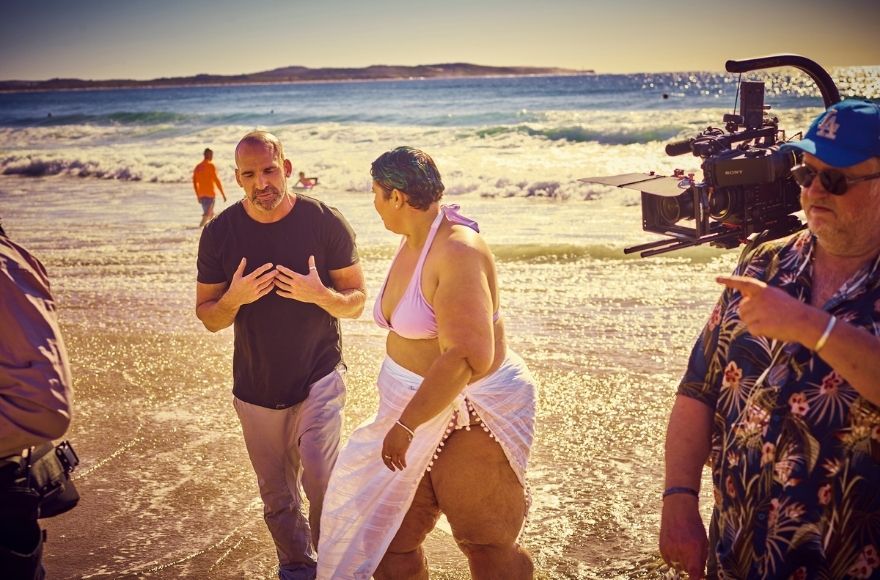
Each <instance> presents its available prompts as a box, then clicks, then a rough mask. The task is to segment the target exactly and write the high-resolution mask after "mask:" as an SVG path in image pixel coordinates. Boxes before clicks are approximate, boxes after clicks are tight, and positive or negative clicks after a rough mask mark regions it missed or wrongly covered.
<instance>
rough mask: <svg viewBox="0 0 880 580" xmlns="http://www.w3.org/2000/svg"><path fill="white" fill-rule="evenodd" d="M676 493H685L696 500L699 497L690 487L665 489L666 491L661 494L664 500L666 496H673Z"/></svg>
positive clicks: (698, 493)
mask: <svg viewBox="0 0 880 580" xmlns="http://www.w3.org/2000/svg"><path fill="white" fill-rule="evenodd" d="M677 493H686V494H688V495H692V496H694V497H696V498H699V497H700V492H698V491H697V490H695V489H694V488H692V487H667V488H666V490H665V491H664V492H663V497H664V498H665V497H666V496H667V495H675V494H677Z"/></svg>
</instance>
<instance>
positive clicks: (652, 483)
mask: <svg viewBox="0 0 880 580" xmlns="http://www.w3.org/2000/svg"><path fill="white" fill-rule="evenodd" d="M832 75H833V77H834V78H835V80H836V81H837V83H838V86H839V87H840V88H841V92H842V93H844V94H849V95H859V96H867V97H872V98H877V97H878V96H880V95H878V92H877V91H878V79H880V67H874V68H864V67H862V68H846V69H837V70H834V71H832ZM761 78H763V79H765V80H766V82H767V83H768V88H767V99H766V100H767V102H768V104H770V105H771V106H772V109H771V112H772V113H773V114H775V115H777V116H778V117H779V118H780V125H781V126H782V127H783V128H784V129H785V130H786V133H787V135H789V136H790V135H793V134H795V133H797V132H798V131H802V130H804V129H805V128H806V127H807V125H808V124H809V121H810V119H811V118H812V117H814V116H815V115H816V114H817V113H818V112H819V111H820V110H821V108H822V102H821V99H820V97H819V92H818V89H816V88H815V86H814V85H813V84H812V81H810V80H809V79H808V78H807V77H806V76H805V75H802V74H801V73H799V72H797V71H788V70H787V69H786V70H783V71H781V72H778V73H772V74H764V75H761ZM736 83H737V77H736V76H735V75H720V74H713V73H680V74H664V75H659V74H654V75H592V76H584V77H528V78H503V79H463V80H419V79H413V80H408V81H394V82H391V81H381V82H362V83H326V84H295V85H260V86H244V87H203V88H177V89H143V90H108V91H66V92H44V93H16V94H0V216H2V218H3V223H4V227H5V228H6V230H7V232H8V233H9V234H10V235H11V236H12V237H13V238H14V239H16V240H18V241H20V242H21V243H23V244H25V245H26V246H28V247H29V248H30V249H31V250H32V251H33V252H34V253H35V254H36V255H37V256H38V257H40V258H41V259H42V260H43V261H44V263H45V264H46V266H47V268H48V270H49V274H50V277H51V279H52V281H53V288H54V291H55V293H56V295H57V298H58V301H59V315H60V318H61V322H62V327H63V329H64V332H65V336H66V339H67V341H68V349H69V351H70V356H71V361H72V364H73V367H74V376H75V389H76V398H75V404H76V408H75V415H74V421H73V425H72V427H71V430H70V432H69V433H68V436H69V438H70V439H71V440H72V441H73V442H74V445H75V446H76V448H77V451H78V452H79V454H80V456H81V459H82V465H81V466H80V468H79V470H78V471H77V473H76V482H77V485H78V487H79V488H80V491H81V493H82V502H81V505H80V506H79V507H77V509H76V510H74V511H72V512H70V513H68V514H65V515H63V516H61V517H58V518H54V519H52V520H47V521H46V522H45V523H46V524H47V527H48V528H49V542H48V544H47V546H46V564H47V568H48V570H49V573H50V575H51V577H55V578H104V577H113V578H116V577H128V576H145V577H156V578H177V577H193V578H199V577H221V578H225V577H230V578H232V577H236V578H237V577H248V578H251V577H253V578H271V577H273V575H274V573H275V568H274V566H275V557H274V549H273V547H272V543H271V538H270V537H269V535H268V533H267V531H266V530H265V526H264V524H263V522H262V518H261V504H260V502H259V498H258V494H257V489H256V482H255V481H254V477H253V474H252V472H251V469H250V466H249V463H248V460H247V456H246V452H245V450H244V446H243V443H242V441H241V435H240V430H239V427H238V422H237V419H236V417H235V414H234V412H233V410H232V407H231V394H230V377H231V348H232V333H231V330H226V331H223V332H220V333H217V334H211V333H208V332H207V331H206V330H204V328H203V327H202V326H201V324H200V323H199V322H198V321H197V320H196V318H195V315H194V289H195V282H194V281H195V255H196V250H197V244H198V236H199V229H198V227H197V224H198V220H199V217H200V208H199V206H198V205H197V203H196V201H195V199H194V195H193V193H192V187H191V185H190V175H191V171H192V168H193V166H194V165H195V164H196V163H197V162H198V161H199V160H200V159H201V151H202V149H203V148H204V147H206V146H208V147H211V148H213V149H214V151H215V163H216V164H217V166H218V171H219V174H220V177H221V179H222V180H223V182H224V185H225V188H226V192H227V195H228V196H229V197H230V200H235V199H238V198H239V197H240V195H241V192H240V190H239V189H238V188H237V186H236V185H235V182H234V178H233V156H232V153H233V147H234V145H235V143H236V142H237V140H238V139H239V138H240V137H241V136H242V135H243V134H244V133H245V132H246V131H248V130H251V129H253V128H255V127H261V128H267V129H270V130H272V131H273V132H275V133H277V134H278V135H279V137H281V139H282V141H283V142H284V144H285V147H286V152H287V155H288V156H289V157H290V158H291V159H292V161H293V163H294V166H295V170H296V171H299V170H302V171H305V172H306V173H307V174H308V175H310V176H311V175H317V176H319V177H320V185H319V186H318V187H317V188H315V189H314V190H312V191H311V192H310V195H314V196H315V197H317V198H319V199H322V200H324V201H326V202H328V203H330V204H331V205H335V206H337V207H338V208H340V209H341V210H342V211H343V213H344V214H345V215H346V216H347V217H348V219H349V221H350V222H351V224H352V226H353V227H354V229H355V230H356V231H357V234H358V245H359V249H360V252H361V256H362V259H363V265H364V269H365V272H366V276H367V286H368V292H369V294H370V298H368V304H367V308H368V309H369V308H370V307H371V306H372V301H373V298H374V297H375V295H376V293H377V291H378V288H379V286H380V284H381V282H382V278H383V276H384V273H385V271H386V269H387V267H388V264H389V261H390V259H391V257H392V254H393V251H394V248H395V247H396V244H397V239H396V238H395V237H394V236H393V235H392V234H390V233H389V232H387V231H386V230H384V228H383V227H382V224H381V221H380V220H379V219H378V217H377V216H376V215H375V214H374V210H373V208H372V195H371V194H370V177H369V166H370V162H371V161H372V160H373V159H374V158H375V157H377V156H378V155H379V154H381V153H382V152H384V151H386V150H388V149H390V148H392V147H395V146H397V145H402V144H408V145H413V146H417V147H421V148H423V149H425V150H426V151H428V152H429V153H430V154H431V155H432V156H433V157H434V159H435V160H436V161H437V164H438V166H439V168H440V170H441V172H442V174H443V176H444V182H445V184H446V186H447V192H446V196H445V197H446V201H447V202H454V203H459V204H461V205H462V208H463V211H464V213H465V214H466V215H470V216H472V217H474V218H475V219H477V220H478V221H479V222H480V224H481V229H482V232H483V235H484V236H485V237H486V239H487V241H488V242H489V244H490V245H491V247H492V249H493V251H494V253H495V255H496V259H497V263H498V270H499V275H500V279H501V288H502V313H503V316H504V318H505V324H506V326H507V332H508V336H509V337H510V343H511V346H512V347H513V348H514V349H516V350H517V351H518V352H519V353H520V354H521V355H522V356H523V357H524V358H525V359H526V361H527V362H528V363H529V365H530V367H531V368H532V370H533V372H534V374H535V376H536V378H537V380H538V382H539V388H540V397H541V400H540V405H539V412H538V424H537V427H538V432H537V441H536V444H535V446H534V448H533V452H532V458H531V468H530V473H529V480H530V485H531V487H532V493H533V496H534V504H533V507H532V511H531V514H530V517H529V521H528V524H527V526H526V529H525V531H524V534H523V543H524V544H525V545H526V547H528V549H529V550H530V551H531V552H532V554H533V556H534V558H535V561H536V566H537V570H538V576H539V577H542V578H653V577H657V576H658V575H660V574H662V565H661V564H662V562H661V561H660V559H659V555H658V553H657V549H656V544H657V531H658V526H659V509H660V501H659V493H660V491H661V489H662V483H663V482H662V477H663V457H662V452H663V438H664V433H665V424H666V418H667V415H668V412H669V409H670V408H671V405H672V401H673V398H674V393H675V388H676V385H677V382H678V379H679V377H680V375H681V373H682V371H683V369H684V366H685V363H686V360H687V357H688V354H689V350H690V346H691V344H692V341H693V340H694V338H695V337H696V335H697V333H698V332H699V330H700V328H701V326H702V324H703V323H704V321H705V319H706V317H707V316H708V313H709V311H710V309H711V306H712V304H713V303H714V301H715V299H716V298H717V296H718V293H719V288H718V287H717V284H715V282H714V277H715V276H716V275H717V274H722V273H727V272H729V271H730V269H731V268H732V267H733V264H734V263H735V259H736V254H737V252H736V251H724V250H720V249H715V248H708V247H700V248H695V249H691V250H687V251H682V252H676V253H671V254H666V255H663V256H658V257H654V258H649V259H640V258H637V257H634V256H632V255H625V254H624V253H623V249H624V248H625V247H627V246H630V245H633V244H638V243H643V242H647V241H651V240H653V239H656V236H654V235H651V234H647V233H645V232H643V231H642V230H641V214H640V208H639V199H640V198H639V193H638V192H637V191H630V190H622V189H613V188H608V187H602V186H597V185H591V184H587V183H583V182H580V181H578V179H579V178H582V177H586V176H594V175H610V174H617V173H628V172H633V171H649V170H655V171H657V172H659V173H665V174H668V173H671V171H672V170H673V169H675V168H683V169H686V170H697V169H698V167H699V160H698V159H697V158H694V157H690V156H683V157H676V158H670V157H667V156H666V155H665V153H664V152H663V145H664V143H665V142H667V141H669V140H673V139H677V138H682V137H687V136H691V135H693V134H695V133H696V132H698V131H700V130H702V129H704V128H705V127H707V126H709V125H715V126H718V125H720V124H721V116H722V115H723V114H724V113H725V112H729V111H730V110H731V109H732V108H733V99H734V94H735V90H736ZM664 94H666V95H667V98H663V95H664ZM224 207H225V205H224V204H223V202H222V201H220V200H219V199H218V208H217V209H218V210H222V209H223V208H224ZM343 332H344V348H345V357H346V360H347V362H348V364H349V367H350V373H349V398H348V403H347V419H346V424H345V430H346V433H348V432H350V431H351V430H352V429H353V428H354V427H355V426H356V425H357V424H359V423H360V422H361V421H363V420H365V419H367V418H369V417H370V416H371V414H372V413H373V411H374V410H375V405H376V394H375V389H374V384H375V378H376V375H377V373H378V369H379V365H380V362H381V358H382V356H383V334H382V333H381V332H380V331H379V329H377V328H376V327H375V326H374V325H373V323H372V321H371V320H370V319H369V317H368V316H364V317H362V318H361V319H359V320H355V321H345V322H344V323H343ZM708 487H709V486H708V482H704V497H703V506H704V512H705V513H706V514H707V513H708V507H709V502H710V501H711V499H710V494H709V493H708ZM428 556H429V560H430V563H431V574H432V577H435V578H466V577H467V576H468V574H467V564H466V562H465V560H464V557H463V556H462V555H461V554H460V553H459V552H458V551H457V549H456V547H455V545H454V542H453V541H452V539H451V536H450V535H449V532H448V527H446V526H445V525H443V524H441V525H440V526H439V527H438V530H436V531H435V532H434V533H432V534H431V536H430V537H429V539H428Z"/></svg>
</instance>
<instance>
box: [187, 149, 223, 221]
mask: <svg viewBox="0 0 880 580" xmlns="http://www.w3.org/2000/svg"><path fill="white" fill-rule="evenodd" d="M213 159H214V152H213V151H211V150H210V149H205V159H204V160H203V161H202V162H201V163H199V164H198V165H196V168H195V169H193V189H194V190H195V192H196V198H197V199H198V200H199V203H200V204H201V206H202V222H201V223H200V224H199V227H202V226H204V225H205V224H206V223H208V222H209V221H211V220H212V219H213V218H214V196H215V195H216V193H215V191H214V186H215V185H216V186H217V189H219V190H220V195H222V196H223V201H224V202H225V201H226V192H224V191H223V184H222V183H220V178H219V177H217V168H216V167H214V163H213Z"/></svg>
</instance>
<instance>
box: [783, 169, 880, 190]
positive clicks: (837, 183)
mask: <svg viewBox="0 0 880 580" xmlns="http://www.w3.org/2000/svg"><path fill="white" fill-rule="evenodd" d="M791 175H792V177H794V180H795V181H797V183H798V185H800V186H801V187H810V185H812V183H813V179H815V178H816V177H818V178H819V182H820V183H821V184H822V188H823V189H824V190H825V191H827V192H828V193H831V194H833V195H843V194H844V193H846V190H847V189H848V187H849V185H851V184H853V183H859V182H860V181H870V180H872V179H877V178H878V177H880V173H872V174H871V175H862V176H861V177H847V176H846V175H844V174H843V173H841V172H840V171H837V170H836V169H824V170H822V171H816V170H815V169H813V168H812V167H810V166H809V165H807V164H806V163H801V164H800V165H795V166H794V167H792V168H791Z"/></svg>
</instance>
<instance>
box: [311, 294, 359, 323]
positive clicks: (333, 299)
mask: <svg viewBox="0 0 880 580" xmlns="http://www.w3.org/2000/svg"><path fill="white" fill-rule="evenodd" d="M327 290H328V292H327V297H326V298H325V299H323V300H321V301H320V302H316V304H317V305H318V306H320V307H321V308H323V309H324V310H326V311H327V313H328V314H330V315H331V316H333V317H334V318H357V317H359V316H360V315H361V314H362V313H363V311H364V303H365V302H366V300H367V293H366V291H364V290H362V289H360V288H349V289H347V290H334V289H333V288H328V289H327Z"/></svg>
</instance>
